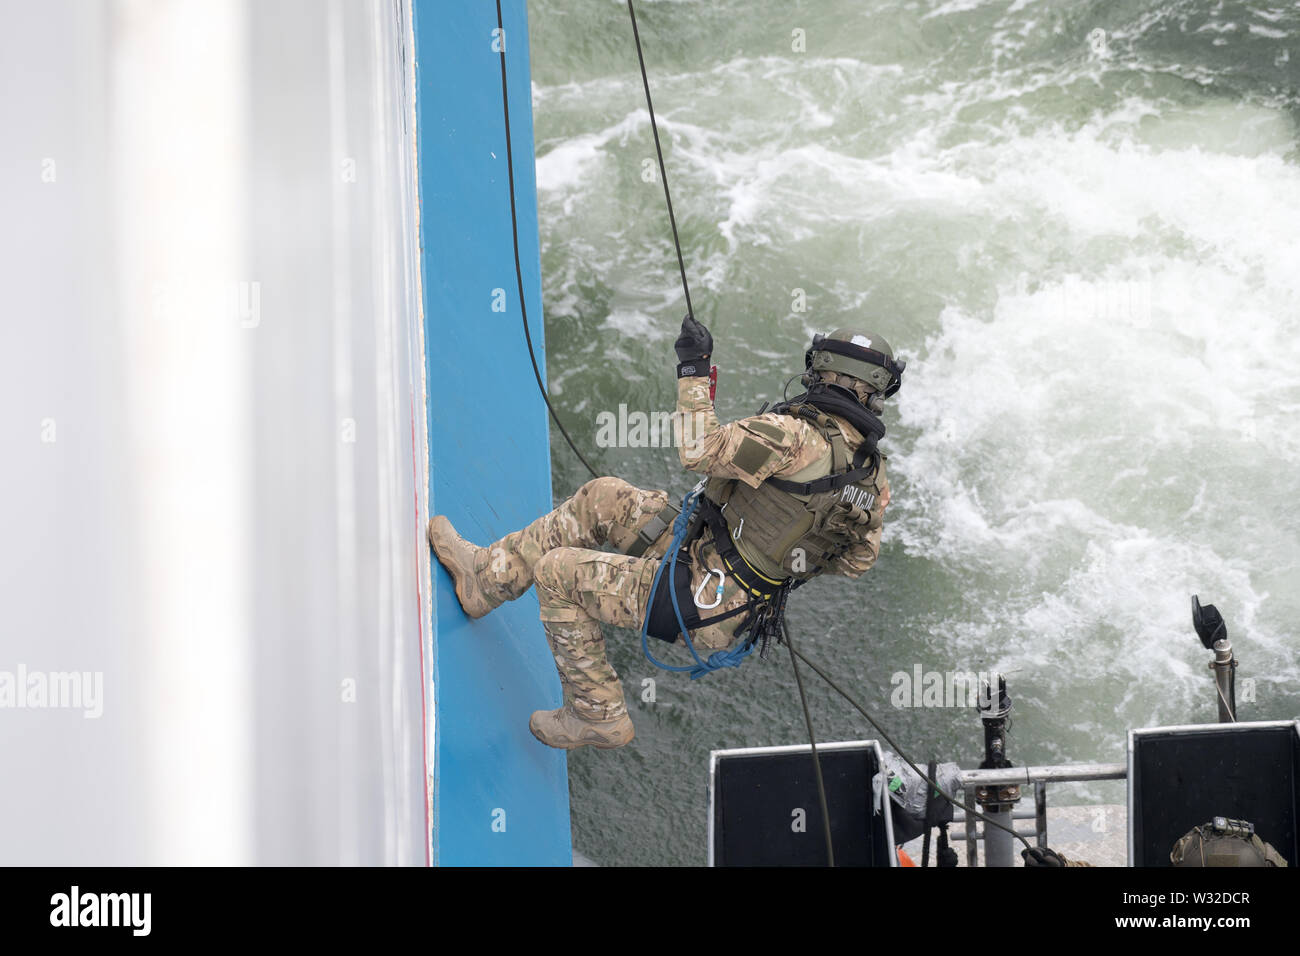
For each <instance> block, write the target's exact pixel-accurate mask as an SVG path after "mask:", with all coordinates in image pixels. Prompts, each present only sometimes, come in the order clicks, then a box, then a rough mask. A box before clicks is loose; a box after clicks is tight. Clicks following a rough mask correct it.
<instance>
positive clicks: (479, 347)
mask: <svg viewBox="0 0 1300 956" xmlns="http://www.w3.org/2000/svg"><path fill="white" fill-rule="evenodd" d="M414 6H415V10H414V14H415V15H414V29H415V51H416V110H417V123H418V136H419V145H418V148H419V177H420V203H421V211H420V240H421V246H422V266H421V268H422V273H423V278H424V309H425V319H424V321H425V339H426V341H425V353H426V362H427V374H428V408H429V449H430V451H429V455H430V459H429V471H430V492H429V498H430V508H431V509H432V510H433V511H434V512H435V513H441V514H446V515H447V516H448V517H450V519H451V521H452V523H453V524H455V526H456V528H457V529H458V530H459V531H460V532H461V534H463V535H464V536H465V537H467V538H469V539H470V540H472V541H476V542H478V543H479V544H487V543H489V542H491V541H494V540H496V539H497V538H499V537H501V536H503V535H504V534H507V533H508V532H510V531H513V530H515V529H517V528H520V527H522V526H524V525H525V524H527V523H528V522H529V521H531V520H532V519H533V518H535V517H537V515H539V514H541V513H543V512H545V511H548V510H549V509H550V507H551V477H550V446H549V441H548V434H547V419H546V409H545V406H544V405H543V404H542V401H541V398H540V397H539V396H538V394H537V390H536V387H535V385H534V382H533V374H532V368H531V365H530V363H529V359H528V351H527V348H526V346H525V344H524V337H523V331H522V326H521V321H520V310H519V303H518V301H516V300H517V283H516V278H515V264H514V255H513V249H512V244H511V230H510V194H509V183H508V181H507V174H506V151H505V130H504V118H503V112H502V102H501V66H500V58H499V55H498V54H497V52H496V51H494V49H493V31H494V30H495V29H496V5H495V3H494V2H493V0H464V2H457V3H446V2H431V0H416V3H415V5H414ZM503 7H504V22H505V48H506V59H507V74H508V78H509V87H510V120H511V138H512V143H513V147H514V166H515V195H516V202H517V205H518V221H519V241H520V256H521V259H522V264H523V276H524V288H525V290H526V294H527V296H528V303H527V306H528V316H529V321H530V324H531V327H532V334H533V342H534V344H535V346H536V348H537V350H538V361H539V362H544V358H543V355H544V352H543V351H542V340H543V336H542V301H541V279H540V276H541V259H540V253H539V249H538V242H537V188H536V181H535V175H534V168H533V125H532V103H531V84H530V73H529V64H528V23H527V16H526V11H525V6H524V0H506V2H505V3H504V4H503ZM497 290H500V291H497ZM500 302H504V311H494V303H500ZM543 367H544V366H543ZM435 567H436V570H435V574H434V595H433V629H432V634H433V654H434V668H433V675H434V676H433V681H434V687H433V694H434V708H435V725H434V734H435V741H434V749H435V758H434V777H435V789H434V811H433V818H434V824H433V830H434V832H433V846H434V861H435V862H436V863H439V864H443V865H452V866H456V865H564V866H567V865H569V864H571V862H572V853H571V846H570V840H569V788H568V774H567V768H566V762H565V757H564V754H563V752H561V751H555V750H551V749H549V748H547V747H544V746H542V745H541V744H539V743H538V742H537V741H536V740H534V739H533V737H532V735H531V734H530V733H529V731H528V717H529V714H530V713H531V712H532V711H533V710H537V709H539V708H553V707H557V706H559V703H560V699H561V698H560V684H559V679H558V677H557V676H556V673H555V665H554V662H553V661H552V659H551V655H550V651H549V650H548V648H547V645H546V638H545V635H544V634H543V633H542V629H541V625H540V623H539V622H538V618H537V599H536V597H535V596H534V595H533V593H532V592H529V593H528V594H527V595H526V596H525V597H524V598H522V599H521V600H519V601H515V602H514V603H512V604H509V605H506V606H505V607H503V608H500V609H498V610H497V611H494V612H493V613H492V614H490V615H488V616H487V617H485V618H482V619H481V620H478V621H470V620H469V619H468V618H466V617H465V615H464V614H463V613H462V611H461V610H460V605H459V604H458V603H457V601H456V594H455V591H454V589H453V587H452V584H451V580H450V578H449V577H448V576H447V574H446V572H445V571H443V570H442V568H441V567H438V566H437V565H436V561H435ZM494 822H495V823H496V824H497V826H496V827H495V828H494ZM502 824H503V825H504V830H502V829H500V827H501V825H502Z"/></svg>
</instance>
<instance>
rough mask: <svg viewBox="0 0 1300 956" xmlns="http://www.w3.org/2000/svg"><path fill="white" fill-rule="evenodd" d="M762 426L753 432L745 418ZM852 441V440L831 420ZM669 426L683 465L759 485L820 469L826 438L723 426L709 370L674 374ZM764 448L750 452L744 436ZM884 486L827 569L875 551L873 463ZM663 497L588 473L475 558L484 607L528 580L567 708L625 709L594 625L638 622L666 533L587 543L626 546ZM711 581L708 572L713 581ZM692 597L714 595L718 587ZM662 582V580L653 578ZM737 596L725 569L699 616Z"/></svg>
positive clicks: (706, 542)
mask: <svg viewBox="0 0 1300 956" xmlns="http://www.w3.org/2000/svg"><path fill="white" fill-rule="evenodd" d="M760 421H761V422H765V423H767V426H768V427H764V428H762V429H758V430H756V429H754V428H752V427H751V426H752V425H753V424H754V423H755V422H760ZM839 424H840V427H841V428H842V429H843V433H844V435H845V439H846V441H847V442H848V444H849V446H850V447H851V448H856V447H857V446H858V445H859V444H861V442H862V436H861V434H860V433H858V432H857V431H856V430H854V429H853V427H852V426H851V425H849V424H848V423H847V422H844V421H843V420H840V421H839ZM674 434H675V437H676V440H677V445H678V453H679V456H680V458H681V462H682V465H683V466H685V467H686V468H688V469H690V470H692V471H696V472H701V473H703V474H707V475H711V476H717V477H722V478H736V479H739V480H741V481H744V482H746V483H748V484H749V485H751V486H754V487H757V486H758V484H759V483H760V482H762V481H763V480H764V479H765V478H768V477H770V476H773V475H777V476H787V475H794V474H796V473H798V472H802V471H804V470H805V469H809V468H810V466H812V465H815V464H818V463H823V464H825V465H826V466H827V467H829V463H830V459H831V449H830V445H829V444H828V443H827V442H826V440H825V439H824V438H822V436H821V435H820V434H818V432H817V430H816V428H814V427H813V426H812V425H811V424H810V423H809V422H807V421H806V420H803V419H798V418H793V417H790V416H785V415H774V414H767V415H761V416H757V417H755V418H749V419H744V420H742V421H738V422H733V423H731V424H729V425H725V426H724V425H722V424H720V423H719V421H718V419H717V416H716V415H715V414H714V410H713V403H712V401H711V400H710V398H709V383H708V379H707V378H682V379H679V380H678V394H677V414H676V415H675V416H674ZM753 443H757V444H758V445H759V446H761V448H762V450H763V451H764V452H765V453H766V454H758V455H756V454H755V448H754V444H753ZM742 445H743V446H744V447H745V449H746V454H745V455H744V456H743V460H744V461H745V462H746V465H747V467H746V468H745V469H742V468H739V467H737V465H736V457H737V452H738V450H739V449H740V448H741V447H742ZM879 485H880V487H881V489H882V491H881V494H880V495H879V496H878V500H877V503H876V504H875V506H874V507H875V509H877V510H878V514H877V515H876V519H877V520H875V521H873V522H872V524H873V525H874V530H871V531H870V532H867V533H865V534H864V535H863V537H862V540H861V542H860V543H859V544H858V545H857V546H856V547H853V548H851V549H850V550H849V551H848V552H847V553H845V554H844V555H842V556H841V557H840V558H838V559H836V562H835V563H834V564H833V565H832V566H831V567H830V569H829V570H830V571H831V572H832V573H835V574H842V575H846V576H848V577H854V578H856V577H858V576H860V575H861V574H862V573H863V572H865V571H866V570H867V569H868V568H870V567H871V566H872V565H873V564H874V563H875V561H876V557H877V555H878V554H879V550H880V534H881V529H880V522H879V516H880V513H883V511H884V508H885V506H886V505H887V504H888V502H889V486H888V484H887V482H886V480H885V476H884V467H883V464H882V466H881V472H880V475H879ZM667 503H668V495H667V493H666V492H663V491H645V490H642V489H639V488H635V487H633V486H632V485H630V484H628V483H627V482H625V481H623V480H622V479H619V478H596V479H593V480H592V481H589V482H587V483H586V484H585V485H583V486H582V487H581V488H580V489H578V492H577V494H575V495H574V496H573V497H572V498H570V499H568V500H567V501H565V502H564V503H563V504H561V505H560V506H559V507H558V508H556V509H555V510H554V511H552V512H551V513H550V514H547V515H543V516H542V517H540V518H538V519H537V520H536V521H534V522H533V523H532V524H530V525H529V526H528V527H526V528H524V529H523V530H521V531H516V532H514V533H513V534H510V535H507V536H506V537H505V538H502V539H501V540H500V541H498V542H496V543H495V544H493V545H491V546H489V547H488V548H487V549H486V554H485V556H480V557H479V558H478V559H477V563H476V568H477V569H478V575H477V577H478V579H479V581H478V583H479V585H480V587H481V588H482V591H483V594H484V596H485V597H486V598H487V600H488V603H489V604H491V605H492V606H495V605H498V604H500V603H502V602H504V601H508V600H513V599H515V598H517V597H519V596H520V595H522V594H523V593H524V592H525V591H527V590H528V588H529V586H531V585H533V584H534V583H535V584H536V585H537V596H538V600H539V601H540V603H541V619H542V624H543V627H544V629H545V631H546V637H547V640H548V642H549V643H550V646H551V651H552V653H553V654H554V655H555V664H556V667H557V669H558V670H559V673H560V682H561V684H562V686H563V688H564V698H565V702H566V704H568V705H569V706H571V707H572V708H573V710H574V712H575V713H576V714H578V715H579V716H580V717H582V718H584V719H586V720H591V721H606V720H612V719H615V718H621V717H624V716H625V715H626V714H627V706H626V704H625V703H624V699H623V688H622V685H621V684H620V682H619V678H618V674H617V673H616V672H615V671H614V668H613V667H612V666H611V665H610V663H609V661H608V659H607V658H606V655H605V640H604V637H603V635H602V634H601V629H600V622H602V621H603V622H604V623H606V624H613V625H616V626H618V627H626V628H632V629H635V630H638V631H639V630H640V629H641V626H642V623H643V621H644V617H645V609H646V603H647V601H648V599H649V597H650V591H651V587H652V584H653V581H654V576H655V571H656V570H657V569H658V567H659V564H660V559H661V558H662V557H663V555H664V553H665V552H666V551H667V548H668V545H669V544H670V542H671V539H672V530H671V528H670V529H669V530H667V531H665V532H664V533H663V534H661V535H660V536H659V538H658V539H657V540H656V541H655V542H654V544H653V545H652V546H651V547H650V548H649V549H648V550H647V551H646V552H645V555H644V556H643V557H639V558H634V557H630V556H628V555H626V554H613V553H610V552H606V551H600V550H595V549H598V548H601V547H602V546H604V545H607V544H608V545H613V546H614V547H616V548H619V549H620V550H623V549H626V548H628V547H629V546H630V545H631V544H632V543H633V542H634V541H635V540H636V537H637V532H638V531H640V529H641V528H642V527H643V526H644V525H645V524H646V523H648V522H649V521H650V520H651V519H652V518H653V517H654V516H655V515H657V514H659V512H660V511H662V510H663V508H664V506H665V505H666V504H667ZM690 558H691V567H692V574H693V577H692V582H691V590H692V592H694V591H695V590H696V588H697V587H698V586H699V585H700V583H701V582H702V581H703V579H704V578H705V577H706V576H707V574H708V569H710V568H716V569H720V568H722V562H721V560H720V559H719V557H718V554H717V551H716V549H715V548H714V546H713V542H712V539H711V537H710V535H709V534H708V532H707V530H706V531H705V533H704V534H702V535H701V536H700V537H699V538H698V539H697V540H696V541H695V542H694V543H693V545H692V546H691V548H690ZM716 581H717V575H716V574H715V575H714V576H713V578H712V582H716ZM712 582H711V586H710V589H709V591H708V593H707V594H703V595H701V597H702V598H704V599H706V600H705V603H712V602H713V599H714V597H715V596H716V585H715V584H712ZM660 586H661V587H663V586H665V583H664V582H661V584H660ZM747 600H748V595H747V594H746V592H745V591H744V590H743V589H742V588H741V587H740V586H739V585H738V584H736V583H735V581H733V580H732V579H731V577H729V576H728V577H727V579H726V581H725V584H724V590H723V594H722V600H721V602H720V603H719V604H718V605H717V606H716V607H712V608H709V609H707V610H703V609H702V610H701V612H700V613H701V615H702V616H704V617H711V616H714V615H718V614H722V613H723V612H726V611H729V610H732V609H733V608H737V607H739V606H741V605H743V604H744V603H745V602H746V601H747ZM743 618H744V615H737V616H734V617H731V618H729V619H728V620H726V621H721V622H719V623H717V624H714V625H709V626H706V627H702V628H700V629H698V630H697V631H695V632H694V633H693V635H692V640H693V641H694V643H695V645H696V646H697V648H699V649H700V651H701V653H702V654H707V653H709V652H712V651H715V650H721V649H723V648H725V647H727V646H728V645H729V644H731V642H732V639H733V635H734V633H735V630H736V628H737V627H738V626H739V624H740V622H741V621H742V620H743Z"/></svg>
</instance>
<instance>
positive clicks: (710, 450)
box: [673, 377, 889, 578]
mask: <svg viewBox="0 0 1300 956" xmlns="http://www.w3.org/2000/svg"><path fill="white" fill-rule="evenodd" d="M835 421H836V422H837V423H838V425H839V427H840V429H841V431H842V432H843V434H844V439H845V441H846V442H847V443H848V445H849V447H850V448H851V449H856V448H857V447H858V446H859V445H861V444H862V441H863V438H862V435H861V433H860V432H858V431H857V430H856V429H855V428H854V427H853V426H852V425H850V424H849V423H848V422H846V421H844V419H842V418H838V417H836V419H835ZM755 422H763V423H766V427H764V428H761V429H755V428H752V427H751V426H752V424H753V423H755ZM673 430H674V437H675V439H676V442H677V453H678V457H679V458H680V459H681V462H682V466H683V467H685V468H688V469H690V470H691V471H695V472H699V473H701V474H705V475H709V476H710V477H715V478H737V479H739V480H741V481H743V482H745V483H746V484H748V485H750V486H751V487H754V488H757V487H758V485H759V484H760V483H761V482H762V481H763V480H764V479H765V478H770V477H772V476H773V475H775V476H777V477H788V476H791V475H794V474H796V473H798V472H801V471H803V470H804V469H806V468H809V467H810V466H812V465H814V464H818V463H824V467H825V469H826V471H829V469H830V461H831V447H830V444H829V443H828V442H827V441H826V439H824V438H822V436H821V435H820V434H818V432H817V429H816V427H814V426H813V424H812V423H811V422H809V421H807V420H806V419H802V418H794V417H792V416H790V415H774V414H771V413H770V412H769V413H768V414H765V415H756V416H754V417H752V418H744V419H741V420H740V421H737V422H731V423H729V424H727V425H723V424H722V423H721V422H719V421H718V416H717V415H716V414H715V412H714V410H713V402H712V401H710V399H709V380H708V379H707V378H703V377H695V378H679V379H678V380H677V413H676V415H674V416H673ZM778 435H779V436H780V437H779V438H778V437H777V436H778ZM753 443H757V444H758V445H759V446H761V447H762V448H763V449H765V450H766V451H767V452H768V454H767V455H766V456H763V455H762V454H755V453H754V452H755V447H754V444H753ZM742 445H743V446H745V452H744V453H741V447H742ZM738 458H739V460H740V461H741V462H743V464H744V467H739V466H738V465H737V460H738ZM821 473H823V474H824V473H825V471H823V472H821ZM799 480H801V481H802V480H807V479H806V478H804V477H802V476H801V477H800V479H799ZM877 481H878V484H879V487H880V494H879V495H878V496H877V499H876V504H875V505H874V506H873V510H876V509H878V512H879V516H880V517H883V515H884V510H885V507H886V506H887V505H888V504H889V482H888V479H887V478H886V477H885V465H884V456H881V465H880V474H879V476H878V479H877ZM872 524H874V525H875V528H874V529H873V530H871V531H868V532H865V533H864V534H863V536H862V539H861V541H860V543H859V544H857V545H856V546H855V547H853V548H851V549H850V550H849V551H848V552H846V553H845V554H843V555H841V556H840V557H839V558H837V559H836V561H835V563H834V564H832V565H831V566H830V568H828V570H829V571H830V572H831V573H833V574H842V575H845V576H847V577H850V578H856V577H859V576H861V575H862V574H863V572H865V571H867V570H868V569H869V568H870V567H871V566H872V565H873V564H875V563H876V558H877V557H878V556H879V554H880V534H881V526H880V523H879V521H873V522H872Z"/></svg>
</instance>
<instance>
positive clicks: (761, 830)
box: [711, 747, 892, 866]
mask: <svg viewBox="0 0 1300 956" xmlns="http://www.w3.org/2000/svg"><path fill="white" fill-rule="evenodd" d="M817 753H818V756H820V757H821V765H822V775H823V776H824V778H825V782H826V804H827V807H828V808H829V810H830V817H831V841H832V843H833V845H834V848H835V865H836V866H889V864H890V853H891V852H892V848H891V847H890V846H889V842H888V839H887V838H886V834H885V818H884V817H883V816H881V815H880V814H873V813H872V809H871V778H872V775H873V774H875V773H876V771H877V769H878V766H877V761H876V751H875V748H873V747H855V748H851V749H849V748H846V749H843V750H820V749H819V750H818V752H817ZM798 811H802V814H800V813H799V812H798ZM711 812H712V813H713V815H714V829H713V840H714V845H713V853H714V864H715V865H717V866H825V865H826V838H825V836H824V835H823V829H822V815H821V805H820V803H819V802H818V799H817V781H816V778H815V777H814V775H813V763H812V755H811V753H810V752H809V751H807V750H804V751H799V752H793V753H790V752H786V753H748V754H730V755H725V756H719V758H718V761H717V766H716V771H715V778H714V794H713V807H712V808H711ZM800 819H802V830H800V828H799V827H798V826H796V822H797V821H798V820H800Z"/></svg>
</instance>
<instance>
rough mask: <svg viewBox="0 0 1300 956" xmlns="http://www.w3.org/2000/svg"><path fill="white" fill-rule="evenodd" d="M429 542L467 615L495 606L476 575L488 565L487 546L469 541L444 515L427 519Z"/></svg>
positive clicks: (475, 614) (473, 614)
mask: <svg viewBox="0 0 1300 956" xmlns="http://www.w3.org/2000/svg"><path fill="white" fill-rule="evenodd" d="M429 543H430V544H431V545H433V553H434V554H436V555H437V556H438V560H439V561H441V562H442V566H443V567H444V568H446V569H447V573H448V574H450V575H451V579H452V580H453V581H455V582H456V597H457V599H458V600H459V601H460V606H461V607H462V608H464V609H465V613H466V614H467V615H468V616H469V617H482V616H483V615H484V614H486V613H487V612H488V611H490V610H492V609H493V608H494V607H496V606H497V605H496V604H494V603H492V602H491V601H490V600H488V598H487V595H485V594H484V593H483V587H482V585H481V584H480V583H479V578H478V572H479V571H481V570H482V569H483V568H484V567H486V566H487V548H480V547H477V546H476V545H473V544H470V542H468V541H466V540H465V539H464V538H462V537H461V536H460V535H458V534H457V533H456V529H455V528H453V527H452V526H451V522H450V521H448V520H447V518H446V516H444V515H434V516H433V517H432V518H430V519H429Z"/></svg>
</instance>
